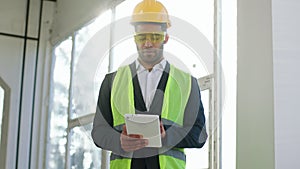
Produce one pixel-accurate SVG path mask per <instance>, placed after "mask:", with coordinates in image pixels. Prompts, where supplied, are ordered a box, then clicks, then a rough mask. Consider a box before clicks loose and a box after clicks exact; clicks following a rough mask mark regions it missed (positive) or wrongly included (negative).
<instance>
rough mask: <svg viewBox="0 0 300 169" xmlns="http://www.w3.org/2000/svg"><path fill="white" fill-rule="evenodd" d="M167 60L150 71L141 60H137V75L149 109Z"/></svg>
mask: <svg viewBox="0 0 300 169" xmlns="http://www.w3.org/2000/svg"><path fill="white" fill-rule="evenodd" d="M166 63H167V62H166V60H165V59H163V60H162V61H161V62H159V63H158V64H156V65H155V66H154V67H153V69H152V70H151V71H150V72H149V70H147V69H146V68H145V67H144V66H143V65H141V64H140V62H139V61H138V60H137V61H136V70H137V76H138V79H139V83H140V87H141V90H142V95H143V99H144V101H145V104H146V108H147V111H149V109H150V105H151V103H152V100H153V97H154V94H155V91H156V88H157V85H158V83H159V81H160V78H161V76H162V74H163V71H164V69H165V67H166Z"/></svg>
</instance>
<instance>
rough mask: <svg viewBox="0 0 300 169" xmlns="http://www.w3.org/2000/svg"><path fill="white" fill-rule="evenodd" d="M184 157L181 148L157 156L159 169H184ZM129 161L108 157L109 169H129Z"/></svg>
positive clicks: (113, 156) (124, 158) (128, 159)
mask: <svg viewBox="0 0 300 169" xmlns="http://www.w3.org/2000/svg"><path fill="white" fill-rule="evenodd" d="M185 161H186V156H185V154H184V152H183V149H182V148H173V149H170V150H168V151H166V152H164V153H162V154H159V166H160V169H170V168H171V169H185ZM130 167H131V159H130V158H126V157H122V156H119V155H116V154H113V153H112V154H111V156H110V168H111V169H130Z"/></svg>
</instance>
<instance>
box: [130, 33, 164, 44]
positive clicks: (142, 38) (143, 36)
mask: <svg viewBox="0 0 300 169" xmlns="http://www.w3.org/2000/svg"><path fill="white" fill-rule="evenodd" d="M134 40H135V42H136V43H138V44H142V43H145V42H146V41H147V40H148V41H150V42H152V43H158V42H163V41H164V40H165V33H164V32H151V33H138V34H136V35H134Z"/></svg>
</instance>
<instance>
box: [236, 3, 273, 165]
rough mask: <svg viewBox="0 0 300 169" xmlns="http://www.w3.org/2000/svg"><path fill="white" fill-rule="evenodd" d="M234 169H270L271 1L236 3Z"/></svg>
mask: <svg viewBox="0 0 300 169" xmlns="http://www.w3.org/2000/svg"><path fill="white" fill-rule="evenodd" d="M237 7H238V9H237V145H236V146H237V147H236V151H237V153H236V156H237V158H236V164H237V165H236V168H237V169H274V168H275V162H274V98H273V56H272V10H271V7H272V6H271V0H263V1H261V0H239V1H237Z"/></svg>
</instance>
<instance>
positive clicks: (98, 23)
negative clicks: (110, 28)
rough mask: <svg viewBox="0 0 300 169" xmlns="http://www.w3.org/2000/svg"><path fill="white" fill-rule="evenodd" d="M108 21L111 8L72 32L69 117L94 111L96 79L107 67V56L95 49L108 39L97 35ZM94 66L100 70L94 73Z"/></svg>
mask: <svg viewBox="0 0 300 169" xmlns="http://www.w3.org/2000/svg"><path fill="white" fill-rule="evenodd" d="M110 21H111V10H108V11H107V12H105V13H103V14H102V15H100V16H99V17H98V18H97V19H96V20H95V21H94V22H92V23H91V24H89V25H87V26H85V27H83V28H82V29H80V30H79V31H78V32H77V33H76V37H75V56H74V72H73V84H72V87H73V89H72V91H73V98H72V109H73V111H72V113H71V118H72V119H73V118H76V117H80V116H83V115H87V114H90V113H95V109H96V101H97V98H96V97H97V96H98V92H99V88H100V82H101V81H102V80H103V78H104V76H105V74H106V73H107V71H108V56H101V55H100V52H99V51H98V50H99V48H106V49H109V39H107V38H103V37H101V31H100V30H101V29H102V28H104V27H105V26H107V25H108V24H109V23H110ZM105 28H107V27H105ZM98 31H99V32H98ZM87 65H88V66H87ZM98 69H101V70H99V72H100V73H96V72H97V71H98ZM99 81H100V82H99ZM95 93H96V94H95Z"/></svg>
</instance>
